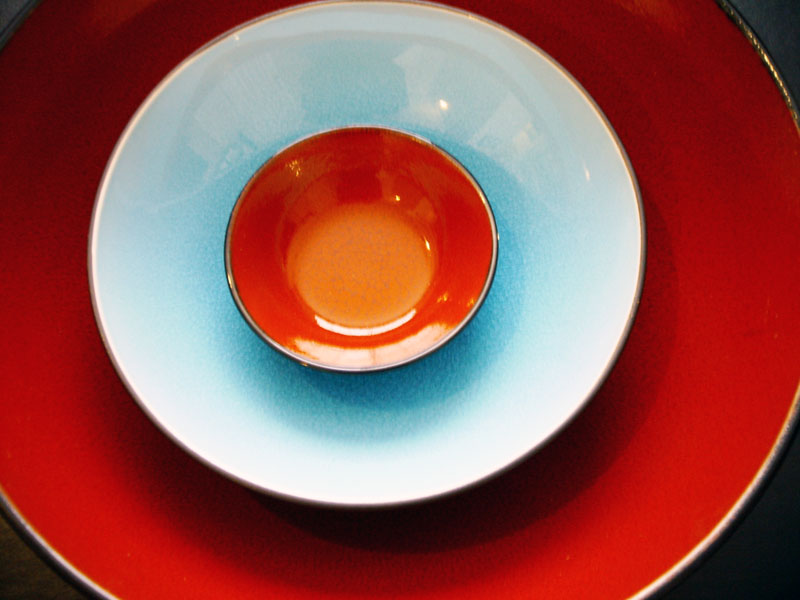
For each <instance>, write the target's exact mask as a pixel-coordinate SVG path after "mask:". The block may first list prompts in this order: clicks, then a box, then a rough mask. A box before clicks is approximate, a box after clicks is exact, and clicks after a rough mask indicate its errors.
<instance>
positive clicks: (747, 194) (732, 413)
mask: <svg viewBox="0 0 800 600" xmlns="http://www.w3.org/2000/svg"><path fill="white" fill-rule="evenodd" d="M279 5H282V3H276V2H272V3H269V2H255V1H253V2H238V3H231V4H228V3H224V4H223V3H218V2H212V1H210V0H209V1H198V2H192V3H186V2H178V1H174V2H172V1H160V0H126V1H124V2H107V3H98V4H97V5H93V4H92V3H86V4H80V5H79V4H76V3H70V2H66V1H63V2H58V1H55V0H53V1H48V2H45V3H44V4H43V5H42V6H41V7H39V8H38V9H37V10H36V11H35V12H34V13H33V15H32V17H31V18H30V19H29V20H28V21H27V22H26V23H25V25H24V26H23V28H22V29H21V30H20V31H19V32H18V33H17V34H16V35H15V36H14V37H13V38H12V40H11V42H10V43H9V45H8V46H7V47H6V48H5V49H4V50H3V52H2V53H0V82H13V84H11V85H8V84H6V85H4V86H3V91H2V93H0V115H3V117H2V121H1V122H0V140H1V141H0V143H1V144H2V151H3V153H2V155H0V190H2V200H3V217H2V220H1V221H0V253H1V254H0V256H2V265H3V266H2V274H3V279H4V281H5V285H6V287H5V291H4V293H3V295H2V300H0V302H2V311H0V327H2V331H3V334H4V343H3V344H2V346H0V407H1V408H2V412H1V413H0V415H1V416H0V492H2V495H3V496H4V497H5V500H6V502H7V503H8V507H7V508H10V509H11V510H12V511H13V512H14V514H15V516H16V517H18V518H20V519H23V520H24V521H25V522H26V523H27V524H28V526H30V527H31V528H32V530H33V531H34V532H35V535H37V536H39V539H40V541H41V542H43V543H46V544H47V545H48V546H49V547H50V548H51V549H52V550H53V551H54V552H56V553H58V554H59V555H60V556H61V557H62V559H63V560H65V561H67V562H68V563H69V565H70V567H69V568H71V569H75V570H76V571H77V572H79V573H82V574H83V576H84V577H85V578H87V581H91V582H94V583H93V584H91V585H96V586H99V588H102V589H104V590H107V593H109V594H114V595H118V596H121V597H125V598H148V599H151V598H176V597H179V598H184V597H185V598H198V599H202V598H212V597H231V598H262V597H293V598H298V597H299V598H344V597H347V598H374V597H380V596H391V597H409V598H437V599H438V598H459V599H464V598H531V597H542V598H549V599H558V598H575V597H580V598H623V597H627V596H631V595H635V594H637V593H646V592H647V591H648V590H653V589H655V588H656V587H658V586H659V585H660V583H661V582H663V581H664V580H665V579H668V578H670V577H671V576H672V574H673V573H674V571H675V569H677V568H679V567H680V566H681V565H682V563H684V562H686V561H688V560H690V559H691V558H692V557H693V556H694V554H695V553H697V552H699V550H701V549H702V548H703V547H704V546H705V545H706V544H707V543H708V542H709V540H711V539H713V538H715V537H716V535H717V534H718V533H719V530H720V529H721V528H722V527H724V525H725V523H726V519H727V518H729V516H730V515H731V514H734V513H736V512H737V511H738V510H739V509H740V507H741V503H742V502H743V501H744V498H745V497H747V495H748V494H749V492H750V488H751V486H752V485H754V483H756V482H757V481H758V479H759V477H760V475H761V474H762V472H763V469H764V468H765V466H766V465H768V464H769V463H770V460H771V457H773V456H774V452H775V450H776V444H780V443H781V440H785V434H786V431H787V428H788V427H789V425H790V424H791V421H792V420H793V419H794V418H795V417H796V413H797V395H796V394H797V385H798V377H800V319H798V318H797V317H798V301H797V298H800V275H798V274H799V273H800V258H799V257H800V254H798V251H797V241H798V231H800V204H798V201H797V190H798V189H800V136H798V132H797V129H796V128H795V126H794V124H793V122H792V118H791V114H790V113H789V111H787V110H786V106H785V104H784V102H783V99H782V98H781V96H780V93H779V91H778V89H777V88H776V86H774V85H773V83H772V81H771V80H770V77H769V74H768V72H767V70H766V69H764V68H763V65H761V64H760V62H759V58H758V56H757V55H756V53H754V52H753V51H752V49H751V48H750V47H749V44H748V42H747V40H746V39H745V38H744V37H743V36H742V35H741V33H740V32H739V31H738V30H737V28H736V27H735V25H734V24H733V23H731V22H730V21H729V20H728V19H727V18H726V17H725V15H724V14H723V12H722V11H720V10H719V8H718V7H717V6H715V5H714V4H713V3H712V2H704V3H697V2H693V1H690V0H686V1H685V2H682V3H666V2H651V3H643V2H632V1H628V0H608V1H606V2H602V3H601V2H597V1H596V0H591V1H590V0H580V1H579V0H575V1H572V2H568V3H563V2H558V1H556V0H552V1H550V0H542V1H538V2H531V1H507V2H491V3H480V2H477V1H474V2H471V1H467V2H463V3H460V4H459V6H462V7H464V8H467V9H470V10H474V11H476V12H480V13H481V14H483V15H485V16H487V17H489V18H492V19H495V20H497V21H499V22H501V23H503V24H505V25H507V26H509V27H511V28H512V29H514V30H516V31H517V32H519V33H521V34H522V35H524V36H526V37H528V38H529V39H531V40H532V41H534V42H535V43H536V44H538V45H540V46H541V47H542V48H544V49H545V50H546V51H547V52H549V53H550V54H552V55H553V56H554V57H555V58H556V59H557V60H558V61H560V62H561V63H562V64H563V65H564V66H565V67H566V68H567V69H568V70H570V71H571V72H572V73H573V74H574V75H575V76H576V77H577V78H578V80H580V81H581V83H582V84H583V85H584V86H585V87H586V89H587V90H588V92H589V93H590V94H591V95H592V96H593V97H594V98H595V100H596V101H597V102H598V103H599V105H600V106H601V108H602V109H603V110H604V111H605V113H606V115H607V116H608V118H609V120H610V121H611V122H612V123H613V125H614V127H615V129H616V131H617V133H618V134H619V136H620V138H621V140H622V143H623V144H624V146H625V148H626V150H627V151H628V153H629V155H630V159H631V162H632V164H633V167H634V169H635V170H636V173H637V176H638V178H639V183H640V185H641V189H642V195H643V201H644V206H645V214H646V218H647V234H648V243H647V256H648V264H647V273H646V278H645V284H644V290H643V294H642V301H641V306H640V309H639V313H638V316H637V318H636V322H635V325H634V327H633V329H632V331H631V334H630V339H629V342H628V344H627V346H626V348H625V350H624V351H623V353H622V355H621V357H620V359H619V363H618V365H617V366H616V368H615V369H614V371H613V372H612V374H611V376H610V377H609V379H608V381H607V382H606V384H605V385H604V387H603V388H602V389H601V390H600V392H599V393H598V395H597V396H596V398H595V399H594V400H593V401H592V402H591V404H590V405H589V406H588V408H587V409H586V410H585V411H584V412H583V413H582V414H581V415H580V417H579V418H578V419H577V420H576V421H574V422H573V424H572V425H571V426H570V427H569V428H568V429H567V430H566V431H565V432H564V433H563V434H562V435H561V436H559V437H558V438H557V439H556V440H555V441H554V442H553V443H551V444H550V445H549V446H547V447H546V448H545V449H544V450H542V451H541V452H539V453H538V454H536V455H534V456H533V457H532V458H531V459H529V460H528V461H526V462H525V463H523V464H521V465H519V466H518V467H517V468H516V469H514V470H513V471H511V472H509V473H506V474H505V475H503V476H502V477H500V478H498V479H495V480H493V481H492V482H490V483H489V484H487V485H484V486H482V487H479V488H476V489H474V490H471V491H469V492H468V493H465V494H460V495H458V496H454V497H451V498H448V499H445V500H442V501H439V502H436V503H432V504H424V505H420V506H416V507H411V508H404V509H401V510H387V511H377V512H353V511H348V512H337V511H331V510H323V509H319V508H311V507H303V506H298V505H293V504H289V503H285V502H283V501H278V500H275V499H272V498H267V497H263V496H259V495H258V494H255V493H253V492H251V491H248V490H246V489H244V488H242V487H240V486H238V485H236V484H234V483H232V482H230V481H228V480H226V479H223V478H221V477H220V476H218V475H216V474H215V473H212V472H211V471H209V470H208V469H206V468H205V467H203V466H201V465H200V464H198V463H197V462H195V461H194V460H193V459H191V458H190V457H189V456H188V455H186V454H185V453H183V451H181V450H180V449H178V448H177V447H176V446H174V445H173V444H172V443H171V442H169V441H168V440H167V439H166V438H165V437H164V436H163V435H162V434H161V433H160V432H159V431H158V430H157V429H156V428H155V426H153V425H152V423H151V422H150V421H149V420H148V419H147V417H146V416H144V414H142V412H141V411H140V410H139V409H138V408H137V405H136V404H135V403H134V402H133V400H132V399H131V398H130V397H129V396H128V395H127V393H126V392H125V390H124V387H123V386H122V384H121V383H120V382H119V380H118V378H117V376H116V374H115V372H114V370H113V368H112V366H111V363H110V361H109V359H108V358H107V356H106V354H105V352H104V350H103V346H102V343H101V341H100V338H99V336H98V334H97V330H96V327H95V325H94V320H93V317H92V310H91V303H90V300H89V292H88V284H87V276H86V244H87V239H86V238H87V232H88V226H89V219H90V214H91V209H92V203H93V200H94V194H95V190H96V187H97V184H98V182H99V180H100V176H101V173H102V170H103V168H104V166H105V162H106V159H107V157H108V156H109V154H110V153H111V150H112V148H113V145H114V143H115V141H116V139H117V137H118V136H119V134H120V132H121V131H122V129H123V127H124V126H125V123H126V122H127V120H128V118H129V117H130V116H131V114H132V113H133V111H134V110H135V109H136V107H137V106H138V104H139V103H140V102H141V101H142V100H143V99H144V98H145V96H146V95H147V93H148V92H149V91H150V90H151V89H152V88H153V87H154V86H155V85H156V83H158V81H159V80H160V79H161V78H162V77H163V76H164V75H165V74H166V73H167V72H168V71H169V70H170V69H171V68H172V67H173V66H174V65H175V64H177V63H178V62H179V61H180V60H181V59H182V58H183V57H185V56H186V55H187V54H189V53H190V52H191V51H193V50H194V49H196V48H197V47H198V46H200V45H201V44H202V43H204V42H205V41H207V40H208V39H210V38H212V37H214V36H215V35H217V34H219V33H221V32H222V31H224V30H226V29H228V28H230V27H232V26H234V25H236V24H237V23H239V22H241V21H244V20H246V19H249V18H251V17H253V16H256V15H258V14H261V13H263V12H266V11H268V10H270V9H273V8H277V7H278V6H279ZM742 107H748V109H747V110H745V111H743V110H742ZM99 588H98V589H99Z"/></svg>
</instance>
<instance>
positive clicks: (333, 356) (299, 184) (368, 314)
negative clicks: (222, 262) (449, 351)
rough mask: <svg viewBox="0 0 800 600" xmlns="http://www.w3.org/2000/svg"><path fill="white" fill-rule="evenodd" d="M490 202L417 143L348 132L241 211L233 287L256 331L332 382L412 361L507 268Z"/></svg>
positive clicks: (247, 192) (247, 193)
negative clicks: (335, 375)
mask: <svg viewBox="0 0 800 600" xmlns="http://www.w3.org/2000/svg"><path fill="white" fill-rule="evenodd" d="M497 244H498V241H497V228H496V225H495V222H494V217H493V215H492V211H491V208H490V207H489V203H488V201H487V199H486V197H485V195H484V194H483V192H482V190H481V188H480V187H479V185H478V184H477V182H476V181H475V180H474V179H473V178H472V176H471V175H470V174H469V173H468V172H467V171H466V170H465V169H464V167H462V166H461V165H460V164H459V163H458V162H457V161H456V160H455V159H454V158H453V157H451V156H450V155H448V154H447V153H445V152H444V151H442V150H441V149H439V148H437V147H436V146H434V145H433V144H432V143H430V142H428V141H426V140H423V139H420V138H418V137H416V136H413V135H411V134H408V133H405V132H401V131H397V130H394V129H386V128H378V127H348V128H343V129H335V130H331V131H326V132H323V133H319V134H316V135H312V136H310V137H307V138H304V139H302V140H300V141H298V142H296V143H294V144H292V145H290V146H289V147H287V148H285V149H284V150H282V151H280V152H278V153H277V154H276V155H274V156H273V157H272V158H270V159H269V160H268V161H267V162H266V163H265V164H264V165H263V166H262V167H261V168H260V169H259V170H258V171H257V172H256V173H255V174H254V175H253V177H252V178H251V179H250V181H249V182H248V183H247V185H246V186H245V188H244V190H243V191H242V193H241V195H240V196H239V199H238V200H237V202H236V205H235V206H234V209H233V212H232V214H231V219H230V223H229V225H228V232H227V238H226V243H225V258H226V268H227V273H228V283H229V285H230V288H231V292H232V294H233V297H234V300H235V302H236V304H237V306H238V307H239V309H240V311H241V312H242V314H243V315H244V317H245V318H246V320H247V321H248V323H249V324H250V325H251V327H252V328H253V329H254V330H255V331H256V333H258V334H259V335H260V336H261V337H262V338H263V339H264V340H266V341H267V342H268V343H270V344H271V345H272V346H274V347H275V348H277V349H278V350H280V351H282V352H284V353H285V354H287V355H288V356H290V357H292V358H294V359H296V360H298V361H300V362H302V363H304V364H308V365H311V366H315V367H320V368H323V369H330V370H335V371H371V370H380V369H385V368H390V367H394V366H398V365H401V364H405V363H408V362H410V361H412V360H415V359H417V358H420V357H422V356H424V355H426V354H428V353H429V352H432V351H433V350H435V349H436V348H439V347H440V346H442V345H443V344H444V343H445V342H446V341H448V340H449V339H451V338H452V337H453V336H454V335H455V334H456V333H457V332H458V331H460V330H461V329H462V328H463V327H464V326H465V325H466V323H467V322H468V321H469V320H470V318H471V317H472V316H473V315H474V314H475V312H476V311H477V310H478V308H479V307H480V305H481V303H482V301H483V299H484V298H485V296H486V294H487V293H488V290H489V287H490V285H491V281H492V277H493V275H494V270H495V265H496V263H497Z"/></svg>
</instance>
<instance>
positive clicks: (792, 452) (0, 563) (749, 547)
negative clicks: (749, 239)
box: [0, 0, 800, 600]
mask: <svg viewBox="0 0 800 600" xmlns="http://www.w3.org/2000/svg"><path fill="white" fill-rule="evenodd" d="M35 4H36V2H31V1H30V0H0V45H1V44H2V43H3V41H4V39H5V38H7V37H8V36H9V35H10V34H11V32H12V31H13V28H14V26H15V25H16V24H17V22H16V21H15V19H17V18H18V17H21V16H23V14H24V12H25V9H26V7H29V6H33V5H35ZM731 4H733V5H734V6H735V7H736V8H737V9H738V10H739V11H740V13H741V14H742V15H743V16H744V18H745V20H746V21H747V22H748V23H749V24H750V26H751V27H752V28H753V30H754V31H755V32H756V34H757V35H758V36H759V38H760V39H761V41H762V43H763V44H764V46H765V47H766V48H767V50H768V51H769V53H770V55H771V56H772V58H773V60H774V62H775V64H776V65H777V67H778V70H779V71H780V72H781V74H782V75H783V77H784V79H785V81H786V83H787V84H788V87H789V89H790V91H791V92H792V94H793V95H794V97H795V98H796V99H797V98H800V0H731ZM742 108H743V110H746V107H742ZM798 199H800V190H798ZM798 240H799V241H800V232H798ZM799 248H800V246H799ZM799 251H800V250H799ZM798 318H800V313H799V314H798ZM49 598H53V599H56V598H57V599H64V600H70V599H81V598H83V595H82V594H80V593H79V592H77V591H76V590H75V589H74V588H72V587H71V586H70V585H69V584H68V583H66V582H64V581H63V580H62V579H61V578H60V577H59V576H58V575H57V574H56V573H55V572H54V571H52V570H51V569H50V568H49V567H48V566H47V565H46V564H45V563H44V562H43V561H42V560H41V559H40V558H39V557H38V556H37V555H36V554H34V553H33V551H32V550H30V549H29V548H28V547H27V546H26V544H25V543H24V542H23V541H22V540H21V539H20V538H19V537H18V536H17V535H16V533H14V532H13V531H12V530H11V529H10V528H9V526H8V524H7V523H6V522H5V521H4V520H3V519H0V600H22V599H25V600H29V599H31V600H32V599H37V600H38V599H41V600H46V599H49ZM705 598H708V599H716V598H720V599H726V600H750V599H754V600H755V599H758V600H778V599H781V600H782V599H786V600H789V599H795V598H800V438H798V436H797V435H795V439H794V440H793V441H792V443H791V445H790V446H789V449H788V452H787V453H786V456H785V458H784V460H783V462H782V464H781V465H780V466H779V468H778V469H777V471H776V473H775V475H774V477H773V479H772V480H771V481H770V482H769V484H768V485H767V487H766V489H765V490H764V491H763V494H762V495H761V496H760V498H759V499H758V501H757V502H756V503H755V504H754V506H753V508H752V510H751V511H750V512H749V513H748V514H747V515H746V516H745V517H744V518H743V519H742V521H741V522H740V523H739V524H738V526H737V527H736V528H735V529H734V530H733V531H732V532H731V533H730V535H729V536H728V537H726V538H725V539H724V540H723V541H722V543H721V544H720V545H719V546H718V547H717V549H716V550H715V551H714V552H713V553H712V554H710V555H709V556H707V557H705V558H704V559H703V560H702V561H701V562H700V563H699V564H698V565H696V566H695V569H694V570H693V571H692V572H691V573H690V574H689V575H688V576H687V577H686V578H685V579H683V580H682V581H681V582H680V583H679V584H678V585H677V586H676V587H674V588H673V589H671V590H670V591H668V592H667V593H666V594H665V595H664V599H665V600H695V599H705Z"/></svg>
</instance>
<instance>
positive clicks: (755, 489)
mask: <svg viewBox="0 0 800 600" xmlns="http://www.w3.org/2000/svg"><path fill="white" fill-rule="evenodd" d="M716 1H717V3H718V4H719V5H720V7H721V8H722V9H723V10H724V11H725V13H726V14H727V15H728V16H729V17H730V18H731V19H732V20H733V22H734V23H735V24H736V25H737V26H738V28H739V29H740V30H741V31H742V33H743V34H744V35H745V36H746V37H747V39H748V40H749V41H750V42H751V44H752V45H753V47H754V49H755V50H756V52H757V53H758V54H759V56H760V57H761V59H762V61H763V62H764V63H765V65H766V66H767V68H768V69H769V71H770V73H771V75H772V77H773V79H774V80H775V82H776V84H777V86H778V88H779V89H780V91H781V93H782V95H783V96H784V98H785V101H786V104H787V107H788V109H789V111H790V113H791V115H792V118H793V119H794V122H795V124H796V125H798V124H800V113H799V112H798V110H797V107H796V104H795V102H794V101H793V99H792V97H791V95H790V94H789V92H788V88H787V86H786V84H785V82H784V80H783V78H782V77H781V75H780V73H779V72H778V70H777V68H776V67H775V64H774V62H773V61H772V59H771V58H770V56H769V54H768V52H767V51H766V49H765V48H764V46H763V45H762V44H761V42H760V41H759V40H758V38H757V36H756V34H755V33H754V32H753V30H752V29H751V28H750V27H749V25H748V24H747V23H746V22H745V20H744V19H743V17H742V16H741V15H740V14H739V13H738V11H737V10H736V9H735V8H734V7H733V6H732V5H730V4H729V2H728V1H727V0H716ZM799 421H800V388H798V390H797V391H796V392H795V396H794V398H793V400H792V404H791V408H790V411H789V413H788V415H787V417H786V419H785V421H784V423H783V426H782V428H781V430H780V433H779V435H778V437H777V439H776V440H775V442H774V444H773V445H772V447H771V449H770V451H769V454H768V455H767V457H766V458H765V460H764V461H763V462H762V464H761V466H760V468H759V470H758V472H757V473H756V474H755V476H754V477H753V479H752V480H751V482H750V483H749V485H748V486H747V488H746V489H745V490H744V492H743V493H742V494H741V495H740V497H739V498H738V500H737V502H736V503H735V504H734V505H733V506H732V507H731V508H730V510H729V511H728V512H727V513H726V514H725V516H724V517H723V518H722V519H721V520H720V521H719V523H718V524H717V525H716V527H714V528H713V529H712V531H711V532H710V533H708V534H707V535H706V536H705V537H704V538H703V539H702V540H701V542H700V543H699V544H697V545H696V546H695V547H694V548H693V549H692V550H691V551H690V552H689V553H688V554H686V556H684V557H683V559H681V560H680V561H679V562H678V563H676V564H675V565H674V566H673V567H672V568H671V569H669V570H668V571H667V572H665V573H663V574H662V575H661V576H660V577H659V578H658V579H656V580H655V581H653V582H652V583H650V584H649V585H648V586H647V587H645V588H644V589H642V590H640V591H639V592H638V593H637V594H635V595H634V596H632V598H636V599H641V598H648V597H652V596H653V595H655V594H657V593H659V592H663V591H664V590H666V589H668V588H669V587H671V586H673V585H674V584H675V583H677V582H678V581H679V580H680V579H681V578H682V577H683V576H685V575H686V574H687V573H688V572H689V571H690V570H691V567H693V566H696V565H697V564H698V563H699V562H700V560H701V559H702V558H703V557H705V556H707V555H708V554H710V552H711V551H712V550H713V549H715V548H716V547H717V545H719V544H720V543H721V542H722V541H724V539H725V538H726V535H727V534H729V533H731V531H732V530H733V529H734V526H735V524H736V523H737V522H739V521H740V520H741V519H742V518H743V517H744V516H745V515H746V514H747V512H748V510H749V509H750V508H751V507H752V506H753V505H754V504H755V501H756V500H757V499H758V497H759V495H760V493H761V492H763V491H764V489H765V487H766V485H767V483H768V482H769V480H770V477H771V476H772V475H773V474H774V472H775V471H776V469H777V467H778V465H779V464H780V461H781V458H782V457H783V455H784V452H785V451H786V449H787V448H788V446H789V444H790V443H791V441H792V439H793V436H794V435H796V432H797V430H798V422H799ZM0 509H2V510H0V513H4V516H5V517H6V518H7V520H8V521H9V523H10V524H11V525H12V527H13V528H14V529H15V530H16V531H17V532H18V533H19V534H20V535H21V537H22V538H23V539H24V540H25V541H26V542H27V543H28V544H29V545H30V546H31V547H32V548H33V549H34V550H35V551H36V552H37V554H39V555H40V556H41V557H43V558H44V559H45V560H46V561H47V562H48V563H49V564H50V565H51V566H52V567H53V568H54V569H55V570H57V571H58V572H59V573H60V574H61V575H62V576H65V577H66V578H67V579H68V580H69V581H70V582H72V583H73V584H75V585H76V586H77V587H78V588H80V589H81V590H82V591H84V592H87V593H90V594H92V595H94V596H96V597H100V598H115V597H116V596H113V595H112V594H110V593H109V592H108V591H106V590H105V589H103V588H102V587H100V586H98V585H97V584H95V583H94V582H93V581H91V580H90V579H89V578H87V577H86V576H85V575H83V573H81V572H80V571H79V570H78V569H77V568H75V567H74V566H73V565H72V564H71V563H70V562H69V560H68V559H67V558H66V557H64V556H62V555H61V554H59V553H58V552H57V551H56V550H55V549H54V548H52V547H51V546H50V545H49V543H48V542H47V541H46V540H45V539H44V538H43V537H42V536H41V535H40V534H39V533H38V532H37V531H36V530H35V528H33V527H32V526H31V525H30V524H29V523H28V522H27V521H26V520H25V518H24V517H23V516H22V515H21V514H20V512H19V511H18V510H17V509H16V507H15V505H14V503H13V502H12V501H11V499H10V497H9V496H8V494H7V492H6V491H5V489H4V488H3V487H2V485H0Z"/></svg>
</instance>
